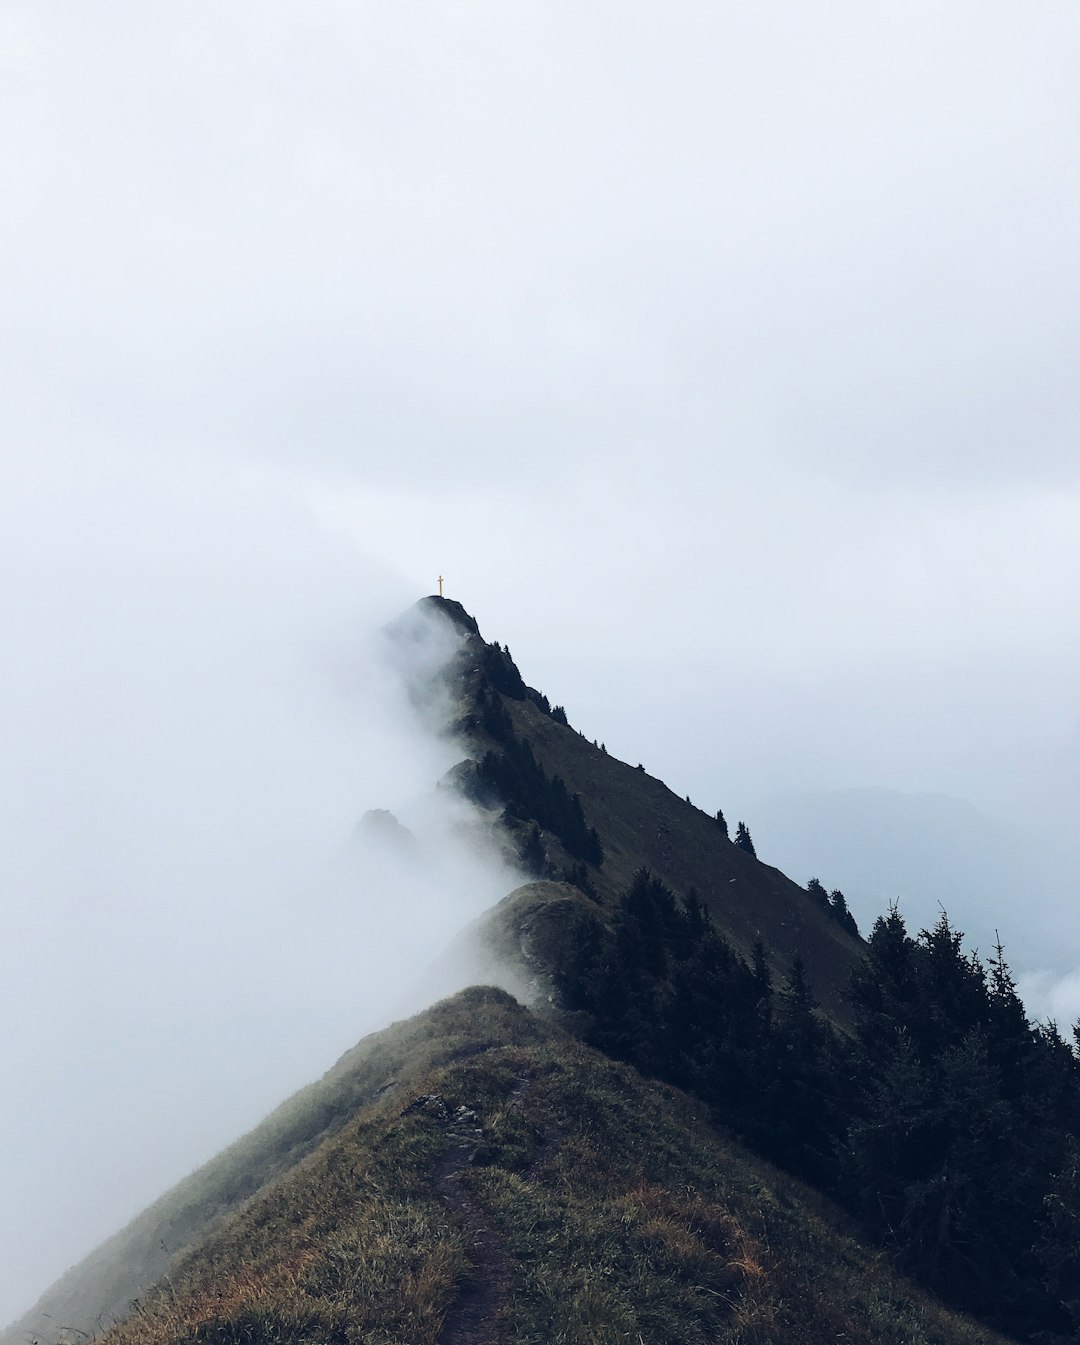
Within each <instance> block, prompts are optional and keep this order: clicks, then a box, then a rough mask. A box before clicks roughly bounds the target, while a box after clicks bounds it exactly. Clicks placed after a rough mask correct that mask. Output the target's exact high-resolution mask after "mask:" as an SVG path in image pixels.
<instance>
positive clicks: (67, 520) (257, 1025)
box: [0, 463, 516, 1318]
mask: <svg viewBox="0 0 1080 1345" xmlns="http://www.w3.org/2000/svg"><path fill="white" fill-rule="evenodd" d="M19 484H20V489H21V493H22V497H23V500H22V504H23V507H24V508H26V507H28V506H32V510H31V512H32V514H33V516H34V518H35V520H36V526H35V528H34V529H33V530H29V529H24V528H22V527H21V526H20V510H19V505H18V503H17V502H16V500H15V497H14V496H9V497H8V501H7V503H6V505H4V506H0V509H2V511H3V513H4V514H5V517H4V518H3V519H2V520H0V521H2V522H3V523H4V525H5V527H4V528H3V539H4V540H3V542H2V543H0V547H2V549H3V551H4V554H3V556H2V560H3V562H4V565H3V569H4V572H5V573H7V574H8V575H12V574H16V573H19V574H27V573H33V576H34V581H33V584H32V585H27V586H26V587H12V588H10V589H8V590H7V591H6V592H5V594H4V603H3V611H2V617H3V621H4V626H5V630H6V633H7V638H8V647H9V649H10V650H11V651H12V652H13V655H14V657H12V658H11V659H10V660H8V661H7V662H6V663H5V665H4V667H3V669H2V671H0V702H2V705H3V717H4V725H3V727H4V741H5V744H6V750H5V755H4V760H3V762H2V763H0V810H2V815H3V817H4V820H5V826H4V828H3V831H2V833H0V871H2V873H3V874H4V886H5V894H4V898H5V899H4V905H3V915H2V920H3V927H2V930H0V997H2V1008H3V1013H4V1019H5V1022H7V1023H8V1024H9V1030H8V1031H7V1032H6V1033H5V1034H4V1038H3V1041H2V1043H0V1076H2V1077H3V1080H4V1087H5V1095H6V1096H7V1097H8V1099H9V1105H8V1106H7V1107H6V1108H5V1109H4V1115H3V1118H2V1120H0V1209H3V1210H4V1211H5V1212H6V1216H5V1217H6V1219H7V1221H8V1227H7V1228H5V1230H4V1233H3V1239H2V1240H3V1244H4V1246H5V1248H7V1249H8V1251H7V1255H6V1258H5V1264H4V1266H3V1268H2V1270H0V1316H2V1317H5V1318H9V1317H13V1316H15V1315H16V1314H17V1313H18V1312H19V1311H20V1310H22V1309H24V1308H26V1307H27V1306H29V1301H30V1299H32V1298H33V1297H34V1296H36V1293H37V1292H39V1291H40V1290H42V1289H43V1288H44V1287H45V1285H46V1283H47V1282H49V1281H50V1280H51V1279H53V1278H54V1277H55V1276H56V1275H58V1274H59V1273H60V1272H62V1271H63V1270H64V1269H65V1267H66V1266H67V1265H68V1264H70V1263H71V1262H73V1261H74V1260H75V1259H77V1258H78V1257H79V1256H80V1255H81V1254H82V1253H84V1252H85V1251H87V1250H89V1249H90V1247H91V1246H93V1245H94V1244H95V1243H96V1242H97V1241H99V1240H100V1239H101V1238H102V1237H104V1236H105V1235H107V1234H108V1233H110V1232H111V1231H113V1230H114V1229H115V1228H116V1227H118V1226H119V1225H120V1224H122V1223H123V1222H124V1221H125V1220H126V1219H127V1218H128V1217H130V1216H131V1215H133V1214H134V1213H136V1212H137V1211H138V1209H139V1208H140V1207H142V1206H143V1205H144V1204H146V1203H147V1202H148V1201H149V1200H151V1199H152V1198H154V1197H155V1196H156V1195H157V1194H159V1193H160V1192H161V1191H162V1190H163V1189H164V1188H165V1187H167V1186H168V1185H169V1184H171V1183H172V1182H173V1181H175V1180H177V1179H178V1178H180V1177H181V1176H183V1175H184V1173H185V1172H186V1171H188V1170H190V1169H191V1168H192V1167H194V1166H196V1165H197V1164H198V1163H199V1162H201V1161H203V1160H204V1159H206V1158H208V1157H210V1156H211V1155H212V1154H213V1153H214V1152H215V1151H216V1150H217V1149H218V1148H220V1147H221V1146H222V1145H223V1144H225V1143H227V1142H228V1141H229V1140H231V1139H233V1138H234V1137H235V1136H236V1135H237V1134H239V1133H240V1132H242V1131H243V1130H244V1129H245V1128H247V1127H248V1126H250V1125H252V1124H254V1123H256V1122H257V1121H258V1120H259V1119H261V1117H262V1116H263V1115H264V1114H265V1113H266V1111H268V1110H269V1109H270V1108H271V1107H272V1106H273V1105H275V1104H276V1103H277V1102H279V1101H281V1099H282V1098H283V1097H285V1096H286V1095H287V1094H288V1093H289V1092H291V1091H292V1090H293V1089H295V1088H296V1087H298V1086H300V1085H302V1084H304V1083H306V1082H308V1081H309V1080H310V1079H312V1078H313V1077H315V1076H317V1075H318V1074H319V1073H321V1071H322V1070H323V1069H325V1068H328V1067H329V1066H330V1065H331V1064H332V1063H333V1061H334V1059H335V1058H336V1056H337V1055H338V1054H340V1052H341V1051H343V1050H345V1049H347V1048H348V1047H349V1046H351V1045H352V1044H353V1043H354V1042H355V1041H356V1040H357V1039H358V1038H359V1037H360V1036H361V1035H363V1034H364V1033H365V1032H367V1031H370V1030H372V1029H374V1028H376V1027H378V1026H380V1025H382V1024H383V1023H385V1022H386V1021H388V1020H389V1019H390V1018H391V1017H393V1016H395V1015H400V1014H401V1013H404V1012H406V1011H409V1010H411V1009H414V1008H416V1007H419V1004H420V1003H422V1002H423V998H424V995H425V993H426V992H427V987H426V986H425V984H424V979H423V975H422V973H423V970H424V967H425V966H426V965H427V963H428V962H429V961H431V960H432V959H433V958H434V957H435V956H437V955H438V954H439V953H440V952H441V951H442V948H443V947H444V946H445V944H446V943H447V942H448V941H449V940H450V939H451V938H452V937H453V935H454V934H455V933H457V932H458V931H459V930H460V929H461V928H462V927H463V926H464V925H465V924H467V923H468V922H469V921H470V920H471V919H473V918H475V916H477V915H478V914H479V913H480V912H481V911H482V910H484V909H486V908H487V907H488V906H490V905H491V904H492V903H493V902H495V901H496V900H498V899H499V898H500V897H501V896H503V895H504V894H505V892H506V891H507V890H509V888H510V887H512V886H514V884H515V882H516V877H515V875H514V873H513V871H512V870H510V869H508V868H507V867H505V865H504V863H503V861H502V859H501V857H500V855H499V853H498V851H497V849H496V848H495V847H494V846H493V845H492V843H491V839H490V832H489V830H488V827H487V821H486V819H485V818H484V817H483V816H482V815H479V814H477V813H476V811H475V810H471V809H470V808H469V806H468V805H466V804H465V803H464V802H463V801H462V800H461V799H460V798H459V797H457V795H456V794H454V793H453V791H450V790H447V789H445V788H440V787H438V785H437V782H438V780H439V779H440V777H441V776H442V775H443V774H444V773H445V771H446V770H447V769H449V768H450V767H451V766H453V765H454V764H455V763H456V761H457V760H459V758H460V756H461V754H462V748H461V746H460V744H458V743H456V742H455V741H454V740H453V738H452V737H451V736H447V735H446V733H445V728H446V721H447V717H448V712H449V708H450V707H449V704H448V701H447V698H446V691H445V687H443V689H442V690H441V691H440V690H439V689H438V687H439V683H438V681H437V679H436V678H435V676H434V674H435V673H436V671H437V669H438V668H439V666H440V665H441V664H442V662H443V661H445V659H446V658H447V657H448V656H449V655H450V654H451V653H452V651H453V648H454V645H455V642H456V641H457V639H458V638H459V637H458V636H457V635H456V633H455V632H454V631H453V629H452V628H451V627H450V626H449V625H448V624H446V623H443V622H441V621H440V620H438V619H437V618H436V619H432V618H427V619H426V620H425V619H423V618H421V617H420V616H419V614H414V616H413V617H412V623H413V624H412V634H413V638H412V639H411V640H409V641H406V642H404V643H403V642H402V641H400V640H398V641H396V642H390V641H388V640H387V639H386V638H385V637H384V636H380V635H379V634H378V631H379V628H380V627H381V626H383V625H384V623H385V621H386V619H387V618H388V617H392V616H396V615H398V613H399V612H400V610H401V609H402V607H404V606H406V605H407V603H408V602H409V601H410V600H411V599H412V598H415V596H416V595H415V594H413V595H409V596H408V597H407V596H406V595H405V593H404V592H403V591H402V590H403V588H404V586H403V585H402V584H401V583H400V581H397V580H395V579H394V578H393V576H387V575H386V574H385V572H383V571H381V570H380V569H379V568H378V567H377V566H376V565H375V564H374V563H373V562H371V561H370V560H369V559H368V558H366V557H365V556H364V555H363V554H362V553H360V552H357V551H356V550H355V549H354V550H349V549H347V548H343V547H342V546H341V545H340V544H339V543H338V542H337V541H335V540H334V539H333V538H331V537H330V536H328V535H327V534H326V533H325V532H323V531H321V530H320V529H319V528H318V527H317V526H315V525H314V524H313V523H312V522H311V521H310V520H309V519H308V518H307V517H306V516H305V515H304V513H303V511H302V510H301V509H299V508H297V507H296V506H295V505H294V504H293V502H292V501H291V500H290V499H289V498H287V497H286V496H283V495H282V494H281V493H280V492H279V491H278V490H277V489H276V488H275V486H274V484H273V482H272V480H271V479H270V478H266V479H258V478H252V477H250V476H247V477H238V476H235V475H234V476H232V477H226V476H222V475H220V474H216V475H211V476H203V477H199V476H198V475H196V474H193V473H191V472H190V471H185V472H183V473H173V474H172V475H171V476H170V475H169V474H167V473H166V474H165V475H163V474H162V472H161V469H160V464H159V465H158V467H157V468H156V469H155V472H154V473H153V474H152V475H150V474H147V473H144V472H142V471H141V470H140V469H139V468H138V466H137V465H136V464H134V463H128V464H127V468H126V470H123V471H118V472H117V473H116V474H115V476H114V477H113V478H112V479H110V480H109V481H107V482H105V483H102V482H95V481H94V480H93V478H92V477H91V476H90V475H89V474H85V475H82V476H81V477H80V474H79V473H78V472H76V471H73V469H72V467H71V464H65V465H64V470H62V471H60V470H58V471H56V472H49V471H44V472H43V471H40V470H35V472H34V474H33V477H32V479H31V478H29V477H28V478H25V479H24V480H23V481H22V482H21V483H19ZM18 493H19V492H16V493H15V494H16V495H18ZM121 523H122V526H120V525H121ZM405 674H408V677H406V676H405ZM407 683H409V684H410V685H411V687H412V695H411V696H410V694H409V692H408V689H407ZM373 809H383V810H391V811H392V812H393V814H394V816H395V817H396V818H397V819H398V820H397V822H389V821H388V820H387V817H388V815H387V813H383V814H375V815H374V817H368V819H367V820H366V822H364V823H361V824H360V825H359V827H358V825H357V824H358V823H359V822H360V819H362V818H363V817H364V815H365V813H368V812H369V810H373ZM380 818H381V819H382V822H383V823H384V825H380Z"/></svg>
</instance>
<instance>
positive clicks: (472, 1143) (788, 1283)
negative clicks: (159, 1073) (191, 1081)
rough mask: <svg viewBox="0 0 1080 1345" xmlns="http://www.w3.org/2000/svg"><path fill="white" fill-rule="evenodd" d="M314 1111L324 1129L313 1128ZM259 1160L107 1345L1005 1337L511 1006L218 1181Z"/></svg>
mask: <svg viewBox="0 0 1080 1345" xmlns="http://www.w3.org/2000/svg"><path fill="white" fill-rule="evenodd" d="M346 1099H350V1101H349V1102H348V1103H346ZM301 1113H303V1114H306V1115H308V1116H314V1114H315V1113H317V1114H318V1117H319V1119H318V1121H317V1122H316V1121H314V1120H313V1121H311V1122H309V1123H307V1124H304V1125H302V1126H300V1127H299V1128H298V1127H297V1124H296V1118H297V1117H298V1116H299V1115H300V1114H301ZM331 1118H332V1119H331ZM316 1128H321V1133H323V1135H324V1138H323V1139H322V1141H321V1143H319V1144H318V1145H317V1146H316V1147H314V1148H311V1145H310V1137H311V1135H312V1134H313V1133H314V1131H315V1129H316ZM301 1132H302V1133H303V1135H304V1136H305V1138H304V1139H303V1140H302V1141H300V1143H299V1144H298V1145H297V1146H296V1147H295V1148H294V1147H291V1146H293V1145H294V1144H295V1138H296V1135H297V1134H299V1133H301ZM256 1154H258V1155H260V1157H259V1159H258V1160H257V1161H258V1162H262V1163H263V1164H265V1165H266V1166H265V1168H264V1170H265V1171H267V1172H269V1171H272V1170H274V1169H275V1168H277V1166H278V1165H279V1164H286V1163H288V1164H289V1166H288V1170H287V1171H285V1172H284V1173H283V1174H282V1175H281V1176H280V1177H279V1178H278V1179H277V1180H271V1181H270V1182H269V1183H268V1184H267V1185H266V1186H264V1187H263V1188H262V1189H261V1190H260V1191H259V1193H258V1194H257V1195H255V1197H254V1198H253V1199H251V1200H250V1201H248V1202H247V1203H246V1204H244V1205H243V1206H242V1207H241V1208H239V1209H238V1210H237V1212H236V1213H234V1214H233V1215H232V1216H231V1217H229V1218H219V1219H217V1220H216V1221H215V1222H214V1223H212V1225H211V1226H210V1228H209V1232H208V1235H207V1236H204V1237H203V1239H202V1240H201V1241H200V1242H199V1243H198V1244H197V1245H196V1246H195V1247H194V1248H193V1249H192V1250H190V1251H189V1252H188V1253H187V1254H186V1255H183V1256H181V1257H179V1258H178V1259H177V1260H176V1262H175V1263H174V1264H173V1266H172V1267H171V1269H170V1271H169V1273H168V1276H167V1278H163V1279H162V1280H161V1282H160V1283H159V1286H158V1288H157V1289H156V1290H154V1291H153V1292H152V1293H150V1294H149V1295H146V1296H144V1297H143V1298H142V1299H141V1301H140V1303H139V1305H138V1308H137V1310H135V1311H134V1313H133V1314H132V1315H131V1316H129V1317H128V1319H127V1321H126V1322H125V1323H123V1324H121V1325H119V1326H117V1327H115V1328H113V1329H112V1330H109V1331H107V1332H106V1333H105V1335H104V1336H103V1338H102V1339H103V1342H108V1345H166V1343H168V1345H172V1343H173V1342H179V1341H206V1342H220V1341H230V1342H252V1343H254V1342H263V1341H266V1342H287V1341H297V1342H299V1341H305V1342H306V1341H311V1342H316V1341H318V1342H325V1341H340V1342H357V1345H359V1342H384V1343H385V1345H389V1343H390V1342H398V1343H400V1345H406V1343H407V1345H448V1343H449V1345H453V1343H454V1342H457V1343H459V1345H460V1343H461V1342H470V1343H472V1345H486V1343H487V1342H496V1341H500V1342H506V1343H507V1345H511V1343H513V1345H541V1343H543V1345H557V1343H558V1342H568V1343H569V1342H575V1343H577V1342H580V1345H585V1342H589V1345H607V1343H608V1342H610V1343H611V1345H614V1343H615V1342H624V1341H631V1342H649V1345H705V1342H710V1345H722V1343H724V1342H730V1343H731V1345H735V1342H739V1345H750V1343H751V1342H756V1343H759V1345H765V1342H776V1341H780V1340H798V1341H800V1342H805V1345H815V1343H816V1342H823V1343H824V1342H826V1341H828V1342H830V1345H832V1342H835V1341H836V1340H837V1339H843V1340H845V1341H849V1342H856V1343H857V1342H867V1343H868V1345H869V1342H876V1343H877V1345H889V1343H890V1342H895V1345H901V1342H905V1343H906V1342H910V1341H913V1340H918V1341H920V1342H940V1345H975V1343H976V1342H982V1343H983V1345H992V1342H994V1341H996V1340H998V1339H999V1338H998V1337H996V1336H994V1335H993V1333H991V1332H988V1331H985V1330H981V1329H979V1328H977V1327H974V1326H972V1325H970V1324H968V1323H965V1322H964V1321H962V1320H961V1319H959V1318H957V1317H955V1316H954V1315H952V1314H950V1313H948V1312H946V1311H945V1310H943V1309H941V1308H939V1307H937V1306H935V1305H934V1304H933V1303H931V1302H930V1301H929V1300H927V1299H925V1298H924V1297H923V1296H922V1295H920V1294H919V1293H918V1292H917V1291H914V1290H913V1289H911V1287H910V1286H908V1285H906V1284H904V1283H903V1282H902V1281H900V1280H898V1279H897V1278H896V1277H895V1276H894V1275H892V1274H891V1273H890V1272H889V1270H888V1269H887V1267H886V1266H885V1264H884V1262H883V1261H882V1259H881V1258H880V1257H879V1256H876V1255H874V1254H872V1253H870V1252H868V1251H867V1250H866V1249H865V1248H863V1247H861V1246H860V1245H859V1244H858V1243H857V1242H855V1241H854V1240H852V1239H851V1237H850V1236H848V1235H847V1234H846V1233H845V1232H844V1231H842V1223H843V1221H842V1219H841V1217H840V1216H839V1215H838V1214H837V1212H836V1211H834V1210H832V1209H830V1208H829V1207H828V1206H827V1205H826V1204H824V1203H823V1202H822V1201H821V1200H820V1199H819V1198H818V1197H816V1196H814V1195H813V1194H812V1193H811V1192H809V1191H808V1190H807V1189H805V1188H803V1187H801V1186H800V1185H799V1184H798V1183H797V1182H794V1181H793V1180H792V1179H790V1178H787V1177H784V1176H783V1175H782V1174H780V1173H778V1172H777V1171H775V1170H774V1169H771V1168H770V1167H769V1166H768V1165H767V1164H764V1163H762V1162H761V1161H760V1160H756V1159H754V1158H752V1157H751V1156H750V1155H749V1154H747V1153H746V1152H745V1151H744V1150H742V1149H741V1148H740V1147H739V1146H738V1145H736V1144H734V1143H732V1142H731V1141H730V1140H729V1139H727V1138H725V1137H724V1136H723V1135H721V1134H718V1133H717V1132H716V1131H715V1130H713V1129H712V1128H711V1127H710V1126H709V1125H708V1124H707V1123H706V1121H705V1120H704V1118H703V1117H702V1115H701V1114H700V1111H699V1109H698V1107H697V1106H696V1104H694V1103H693V1102H692V1101H691V1100H690V1099H688V1098H686V1097H685V1096H684V1095H682V1094H680V1093H678V1092H677V1091H676V1090H674V1089H670V1088H664V1087H661V1086H658V1085H653V1084H649V1083H647V1082H645V1081H644V1080H642V1079H641V1078H640V1077H639V1076H637V1075H636V1074H635V1073H634V1072H633V1071H632V1070H630V1069H628V1068H626V1067H624V1066H621V1065H617V1064H615V1063H613V1062H611V1061H608V1060H605V1059H604V1058H603V1057H602V1056H600V1055H598V1054H597V1053H595V1052H593V1051H590V1050H589V1049H588V1048H586V1047H584V1046H582V1045H581V1044H580V1043H578V1042H576V1041H574V1040H573V1039H572V1038H571V1037H570V1036H568V1035H567V1034H565V1033H563V1032H561V1031H559V1030H558V1029H555V1028H553V1027H551V1026H550V1025H545V1024H543V1023H542V1022H541V1021H540V1020H538V1019H537V1018H535V1017H534V1016H533V1015H532V1014H530V1013H529V1012H528V1011H527V1010H525V1009H524V1008H522V1007H520V1006H519V1005H517V1004H515V1003H514V1001H513V1000H511V999H510V998H509V997H508V996H506V995H505V994H504V993H502V992H500V991H494V990H471V991H468V992H465V993H463V994H461V995H459V996H457V997H455V998H454V999H452V1000H450V1001H447V1002H445V1003H442V1004H440V1005H437V1006H436V1007H435V1008H433V1009H431V1010H429V1011H427V1012H426V1013H424V1014H421V1015H419V1016H418V1017H417V1018H416V1019H414V1020H412V1021H411V1022H410V1023H409V1024H406V1025H401V1026H399V1027H397V1028H395V1029H392V1030H391V1031H390V1032H388V1033H384V1034H380V1035H379V1036H378V1037H376V1038H373V1039H370V1040H369V1041H368V1042H366V1043H364V1044H362V1046H361V1047H360V1048H358V1049H357V1051H356V1052H354V1053H352V1055H351V1056H350V1057H347V1058H346V1060H344V1061H342V1062H341V1063H340V1064H339V1065H338V1066H337V1067H336V1069H335V1070H334V1071H333V1072H332V1074H331V1075H329V1076H327V1079H326V1080H324V1081H323V1084H322V1085H320V1086H318V1087H317V1088H316V1089H315V1090H311V1091H310V1092H309V1093H308V1094H307V1095H302V1097H301V1098H299V1099H296V1100H295V1101H294V1104H293V1105H292V1107H291V1108H290V1109H283V1112H282V1113H279V1114H278V1117H277V1120H276V1122H275V1121H274V1120H273V1118H272V1121H271V1122H270V1123H268V1124H267V1126H264V1127H263V1128H261V1129H260V1131H257V1132H256V1133H255V1134H254V1135H253V1136H251V1137H250V1138H249V1140H248V1141H246V1142H245V1143H244V1145H242V1146H236V1148H235V1149H234V1150H233V1151H230V1153H229V1154H226V1155H223V1156H222V1159H221V1160H218V1165H217V1170H216V1171H215V1172H214V1173H213V1174H210V1173H206V1172H204V1173H203V1174H199V1175H198V1177H197V1178H196V1179H193V1181H196V1182H201V1183H203V1184H205V1183H206V1182H207V1180H208V1179H212V1180H213V1181H217V1180H218V1179H219V1178H220V1177H221V1176H222V1175H223V1172H224V1169H226V1168H235V1169H236V1175H237V1176H238V1177H239V1172H240V1170H241V1169H243V1171H244V1172H245V1173H247V1174H250V1173H251V1172H252V1171H253V1167H252V1159H253V1158H254V1155H256ZM290 1160H291V1163H290ZM180 1203H187V1201H186V1198H185V1200H184V1201H182V1202H178V1200H177V1197H176V1196H174V1197H173V1200H172V1202H171V1213H170V1203H167V1202H162V1203H161V1204H160V1205H159V1206H157V1207H155V1211H151V1212H149V1214H152V1215H154V1218H153V1219H151V1218H150V1217H149V1216H144V1221H143V1223H142V1229H141V1236H142V1238H143V1240H144V1241H148V1240H149V1239H151V1238H158V1237H160V1238H164V1239H165V1240H166V1241H167V1240H168V1239H169V1238H170V1237H172V1236H174V1226H175V1225H174V1223H173V1222H172V1219H173V1218H175V1213H176V1209H177V1208H178V1205H179V1204H180Z"/></svg>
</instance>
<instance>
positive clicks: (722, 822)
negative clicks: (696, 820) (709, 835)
mask: <svg viewBox="0 0 1080 1345" xmlns="http://www.w3.org/2000/svg"><path fill="white" fill-rule="evenodd" d="M716 825H717V826H718V827H719V828H720V830H721V831H722V832H723V833H724V835H725V836H726V835H727V834H728V829H727V818H726V817H725V816H724V814H723V813H722V812H721V811H720V809H719V808H717V810H716Z"/></svg>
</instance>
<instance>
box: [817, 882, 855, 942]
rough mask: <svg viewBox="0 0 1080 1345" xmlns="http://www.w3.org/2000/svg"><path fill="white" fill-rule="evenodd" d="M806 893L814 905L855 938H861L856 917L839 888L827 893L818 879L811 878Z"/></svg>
mask: <svg viewBox="0 0 1080 1345" xmlns="http://www.w3.org/2000/svg"><path fill="white" fill-rule="evenodd" d="M806 891H807V894H808V895H809V897H810V899H811V900H812V901H813V903H814V905H815V906H817V907H819V908H820V909H821V910H823V911H824V912H825V914H826V915H827V916H830V917H831V918H832V919H833V920H835V921H836V923H837V924H838V925H841V926H842V927H843V928H844V929H846V930H847V932H848V933H849V934H851V935H852V936H853V937H854V938H856V939H857V938H858V937H859V926H858V925H857V924H856V923H855V917H854V916H853V915H852V914H851V912H850V910H848V904H847V898H846V897H845V896H844V894H843V892H841V891H840V889H839V888H838V887H834V888H833V890H832V891H831V892H826V891H825V888H824V886H823V884H822V883H821V882H820V881H819V880H818V879H817V878H811V879H810V881H809V882H808V883H807V884H806Z"/></svg>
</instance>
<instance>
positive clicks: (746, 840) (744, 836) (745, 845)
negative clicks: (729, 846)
mask: <svg viewBox="0 0 1080 1345" xmlns="http://www.w3.org/2000/svg"><path fill="white" fill-rule="evenodd" d="M735 844H736V845H737V846H738V847H739V849H740V850H745V851H746V853H747V854H748V855H753V856H754V858H755V859H756V858H757V851H756V850H755V849H754V842H753V841H752V840H751V839H750V832H749V830H748V829H747V826H746V823H745V822H740V823H739V825H738V826H737V827H736V828H735Z"/></svg>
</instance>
